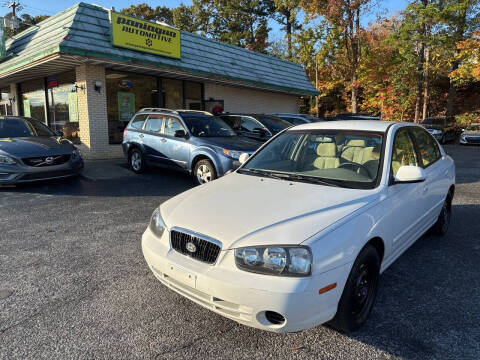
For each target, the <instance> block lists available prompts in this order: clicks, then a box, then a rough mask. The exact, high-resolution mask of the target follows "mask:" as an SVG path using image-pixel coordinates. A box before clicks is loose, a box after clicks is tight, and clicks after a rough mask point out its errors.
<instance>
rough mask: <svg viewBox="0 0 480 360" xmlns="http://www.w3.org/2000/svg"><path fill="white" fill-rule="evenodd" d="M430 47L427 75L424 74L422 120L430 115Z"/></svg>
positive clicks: (426, 64) (427, 49) (428, 50)
mask: <svg viewBox="0 0 480 360" xmlns="http://www.w3.org/2000/svg"><path fill="white" fill-rule="evenodd" d="M429 68H430V48H429V47H428V46H427V47H426V48H425V75H424V77H425V78H424V87H425V90H424V92H423V116H422V121H423V120H425V118H426V117H427V116H428V104H429V102H430V73H429V70H430V69H429Z"/></svg>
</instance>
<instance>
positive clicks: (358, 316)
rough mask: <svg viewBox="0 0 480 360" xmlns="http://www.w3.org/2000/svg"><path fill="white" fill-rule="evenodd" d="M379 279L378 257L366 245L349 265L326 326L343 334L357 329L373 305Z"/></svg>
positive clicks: (370, 246)
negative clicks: (331, 317) (345, 280)
mask: <svg viewBox="0 0 480 360" xmlns="http://www.w3.org/2000/svg"><path fill="white" fill-rule="evenodd" d="M379 278H380V256H379V255H378V251H377V250H376V249H375V247H373V246H372V245H367V246H365V247H364V248H363V250H362V251H361V252H360V254H359V255H358V256H357V259H356V260H355V263H354V264H353V267H352V270H351V271H350V274H349V275H348V279H347V282H346V284H345V287H344V289H343V293H342V297H341V298H340V301H339V303H338V309H337V314H336V315H335V317H334V318H333V319H332V320H331V322H330V325H331V326H333V327H334V328H335V329H337V330H339V331H341V332H343V333H346V334H348V333H351V332H353V331H356V330H358V329H360V328H361V327H362V326H363V324H364V323H365V322H366V321H367V319H368V316H369V315H370V312H371V311H372V308H373V305H374V303H375V298H376V296H377V290H378V282H379Z"/></svg>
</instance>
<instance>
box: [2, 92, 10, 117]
mask: <svg viewBox="0 0 480 360" xmlns="http://www.w3.org/2000/svg"><path fill="white" fill-rule="evenodd" d="M0 94H1V95H0V96H1V99H0V115H12V103H11V102H10V87H4V88H2V89H0Z"/></svg>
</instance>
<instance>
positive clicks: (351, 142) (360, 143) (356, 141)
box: [347, 139, 365, 147]
mask: <svg viewBox="0 0 480 360" xmlns="http://www.w3.org/2000/svg"><path fill="white" fill-rule="evenodd" d="M347 146H358V147H365V140H363V139H352V140H348V142H347Z"/></svg>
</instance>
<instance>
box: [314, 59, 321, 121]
mask: <svg viewBox="0 0 480 360" xmlns="http://www.w3.org/2000/svg"><path fill="white" fill-rule="evenodd" d="M315 89H317V90H318V61H317V59H315ZM318 106H319V103H318V95H315V107H316V108H317V111H316V114H315V116H316V117H317V118H318V117H319V116H320V109H319V108H318Z"/></svg>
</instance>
